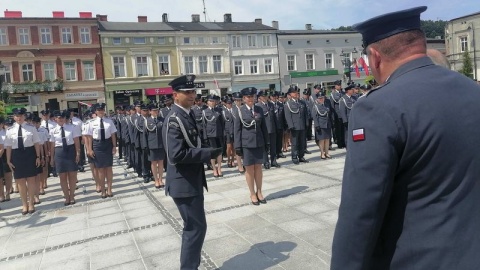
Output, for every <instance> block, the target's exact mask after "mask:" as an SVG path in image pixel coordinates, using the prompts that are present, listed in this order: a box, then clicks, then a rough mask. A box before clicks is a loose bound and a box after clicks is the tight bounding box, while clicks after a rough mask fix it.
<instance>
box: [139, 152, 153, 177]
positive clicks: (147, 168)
mask: <svg viewBox="0 0 480 270" xmlns="http://www.w3.org/2000/svg"><path fill="white" fill-rule="evenodd" d="M148 152H149V150H148V148H144V149H142V155H141V158H142V162H141V163H142V176H143V177H145V176H149V175H151V174H152V172H151V162H150V161H149V160H148Z"/></svg>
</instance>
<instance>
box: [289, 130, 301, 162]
mask: <svg viewBox="0 0 480 270" xmlns="http://www.w3.org/2000/svg"><path fill="white" fill-rule="evenodd" d="M290 133H291V136H292V137H291V139H290V140H291V142H292V151H291V152H292V159H296V158H302V157H303V156H304V155H305V130H290Z"/></svg>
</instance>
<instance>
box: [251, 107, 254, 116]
mask: <svg viewBox="0 0 480 270" xmlns="http://www.w3.org/2000/svg"><path fill="white" fill-rule="evenodd" d="M250 112H251V113H252V116H253V115H254V114H253V107H252V108H250Z"/></svg>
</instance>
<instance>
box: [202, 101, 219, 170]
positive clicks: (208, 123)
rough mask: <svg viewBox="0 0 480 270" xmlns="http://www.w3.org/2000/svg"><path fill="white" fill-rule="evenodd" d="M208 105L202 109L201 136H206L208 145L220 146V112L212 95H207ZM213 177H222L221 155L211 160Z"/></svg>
mask: <svg viewBox="0 0 480 270" xmlns="http://www.w3.org/2000/svg"><path fill="white" fill-rule="evenodd" d="M207 99H208V101H207V105H208V107H207V108H205V109H204V110H203V113H202V114H203V138H207V139H208V142H209V145H210V147H212V148H220V147H222V141H223V120H222V116H221V112H220V111H219V109H217V108H216V103H217V101H216V98H215V96H214V95H208V96H207ZM211 164H212V167H213V176H214V177H223V174H222V155H220V156H219V157H217V158H216V159H212V160H211Z"/></svg>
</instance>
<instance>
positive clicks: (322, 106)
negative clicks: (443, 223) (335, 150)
mask: <svg viewBox="0 0 480 270" xmlns="http://www.w3.org/2000/svg"><path fill="white" fill-rule="evenodd" d="M316 98H317V100H316V101H315V103H314V105H313V108H312V112H311V114H312V116H313V121H314V124H315V141H316V143H317V145H318V147H319V148H320V158H321V159H326V158H330V155H329V154H328V150H329V147H330V138H331V137H332V121H331V120H332V118H331V111H332V108H331V107H330V104H329V103H327V102H325V101H326V98H325V94H324V93H322V92H318V93H317V94H316Z"/></svg>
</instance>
